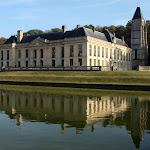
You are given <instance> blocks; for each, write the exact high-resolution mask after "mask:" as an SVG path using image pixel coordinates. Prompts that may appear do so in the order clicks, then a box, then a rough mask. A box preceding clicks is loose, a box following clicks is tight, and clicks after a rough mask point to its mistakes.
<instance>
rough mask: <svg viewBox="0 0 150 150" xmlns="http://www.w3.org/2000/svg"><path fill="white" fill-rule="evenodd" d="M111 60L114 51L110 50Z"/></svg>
mask: <svg viewBox="0 0 150 150" xmlns="http://www.w3.org/2000/svg"><path fill="white" fill-rule="evenodd" d="M110 58H111V59H112V49H110Z"/></svg>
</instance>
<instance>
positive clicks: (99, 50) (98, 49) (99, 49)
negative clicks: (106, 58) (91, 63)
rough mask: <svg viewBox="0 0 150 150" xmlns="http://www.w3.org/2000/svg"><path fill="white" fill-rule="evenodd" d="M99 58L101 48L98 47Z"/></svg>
mask: <svg viewBox="0 0 150 150" xmlns="http://www.w3.org/2000/svg"><path fill="white" fill-rule="evenodd" d="M98 57H100V47H98Z"/></svg>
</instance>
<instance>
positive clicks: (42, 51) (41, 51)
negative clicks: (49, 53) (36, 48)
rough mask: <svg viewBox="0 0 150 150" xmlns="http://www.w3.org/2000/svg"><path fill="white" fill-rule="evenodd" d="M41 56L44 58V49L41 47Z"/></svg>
mask: <svg viewBox="0 0 150 150" xmlns="http://www.w3.org/2000/svg"><path fill="white" fill-rule="evenodd" d="M41 58H43V49H41Z"/></svg>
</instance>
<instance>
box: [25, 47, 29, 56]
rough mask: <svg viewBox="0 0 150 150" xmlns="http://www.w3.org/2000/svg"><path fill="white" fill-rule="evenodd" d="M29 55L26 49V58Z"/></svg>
mask: <svg viewBox="0 0 150 150" xmlns="http://www.w3.org/2000/svg"><path fill="white" fill-rule="evenodd" d="M27 57H29V54H28V49H26V58H27Z"/></svg>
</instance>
